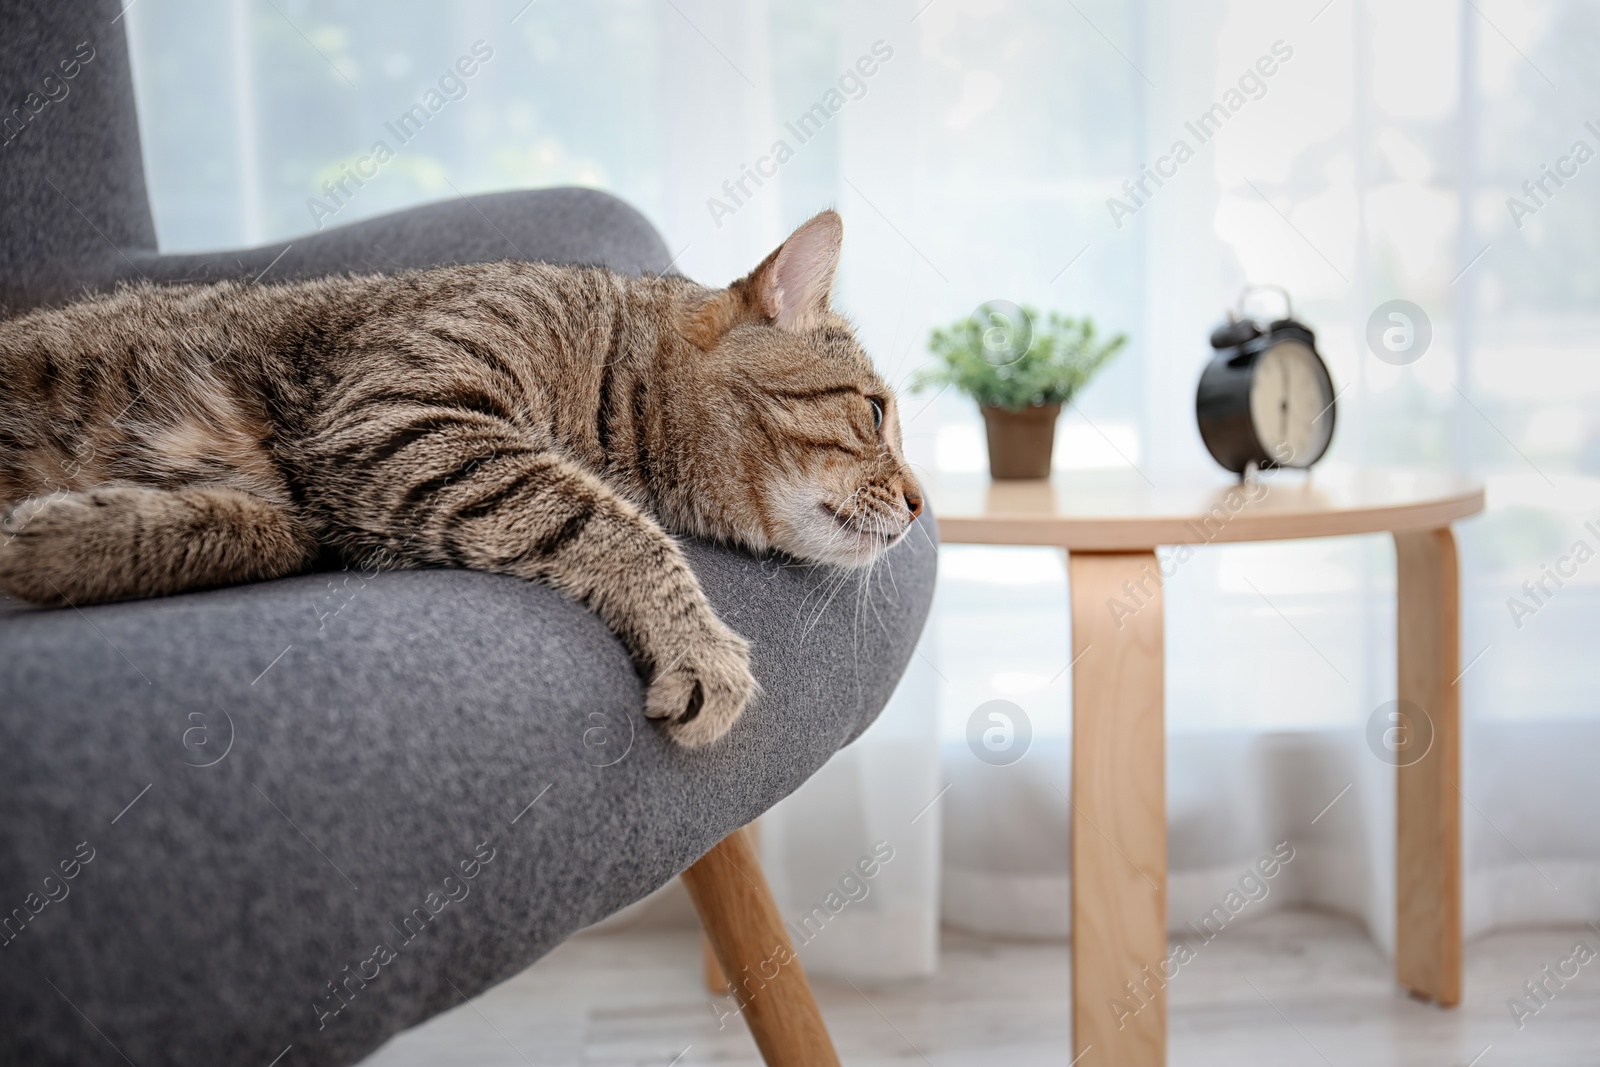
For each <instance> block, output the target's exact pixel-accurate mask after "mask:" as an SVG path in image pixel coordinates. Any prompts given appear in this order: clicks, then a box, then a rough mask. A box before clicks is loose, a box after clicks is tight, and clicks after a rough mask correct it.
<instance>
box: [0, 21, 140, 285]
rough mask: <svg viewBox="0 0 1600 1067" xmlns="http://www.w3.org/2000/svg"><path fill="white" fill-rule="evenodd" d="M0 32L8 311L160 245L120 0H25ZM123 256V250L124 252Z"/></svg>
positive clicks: (2, 244)
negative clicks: (141, 147)
mask: <svg viewBox="0 0 1600 1067" xmlns="http://www.w3.org/2000/svg"><path fill="white" fill-rule="evenodd" d="M7 6H8V8H9V9H10V10H8V11H7V12H6V25H5V28H4V29H5V32H4V34H3V35H0V93H3V94H4V95H3V96H0V313H5V314H11V313H15V312H17V311H20V310H23V309H25V308H27V307H32V306H34V305H37V304H41V303H45V302H54V301H58V300H61V299H65V298H67V297H70V296H72V295H74V294H76V293H78V292H81V291H82V289H83V287H84V286H85V285H94V284H96V283H100V284H103V283H104V282H105V280H106V279H108V278H111V277H114V276H131V275H133V273H134V272H133V269H132V267H131V264H130V263H129V262H128V260H131V259H133V258H134V257H135V255H136V254H137V253H140V252H143V253H144V254H146V255H148V254H149V253H151V252H153V251H154V250H155V245H156V235H155V223H154V221H153V219H152V217H151V214H150V201H149V197H148V195H147V193H146V191H145V181H144V159H143V156H142V154H141V151H140V146H139V119H138V115H137V113H136V112H135V109H134V97H133V73H132V70H131V69H130V67H129V63H128V40H127V30H126V21H125V20H124V19H123V18H122V17H121V15H122V9H121V5H120V4H119V2H118V0H17V2H14V3H12V4H9V5H7ZM125 257H126V258H125Z"/></svg>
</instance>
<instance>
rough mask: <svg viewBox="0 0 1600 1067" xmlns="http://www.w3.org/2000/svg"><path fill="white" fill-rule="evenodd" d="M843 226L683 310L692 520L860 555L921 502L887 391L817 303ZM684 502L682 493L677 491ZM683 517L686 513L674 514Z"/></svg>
mask: <svg viewBox="0 0 1600 1067" xmlns="http://www.w3.org/2000/svg"><path fill="white" fill-rule="evenodd" d="M843 236H844V224H843V223H842V222H841V221H840V219H839V215H838V214H837V213H836V212H833V211H824V212H822V213H821V214H820V215H817V216H816V217H815V218H813V219H811V220H810V221H809V222H807V223H805V224H804V225H803V226H801V227H800V228H799V229H797V230H796V231H795V232H794V233H793V234H792V235H790V237H789V239H788V240H786V241H784V243H783V244H782V245H780V246H779V247H778V248H777V250H776V251H774V252H773V253H772V254H771V255H769V256H768V257H767V258H766V259H765V260H763V261H762V262H761V264H760V266H758V267H756V269H755V270H753V271H751V272H750V273H749V274H748V275H746V276H745V277H744V278H741V279H739V280H738V281H736V282H734V283H733V284H732V285H730V286H729V287H728V288H726V289H721V290H715V291H712V292H709V293H708V292H706V291H703V290H702V291H701V292H700V293H698V294H697V295H696V296H695V297H694V298H693V299H692V300H691V301H690V302H689V303H688V304H687V305H686V307H685V308H684V310H683V316H682V320H681V330H682V333H683V336H684V337H685V338H686V339H687V340H688V341H689V342H690V344H691V345H692V346H693V350H694V352H693V360H692V362H693V365H694V371H693V375H692V377H693V379H694V381H693V386H692V388H693V389H694V390H695V391H696V393H695V395H694V396H693V397H692V398H689V404H688V405H687V406H688V407H689V408H690V409H691V410H693V411H694V412H695V415H694V417H695V418H696V419H697V420H698V424H697V425H696V426H693V427H685V429H687V430H689V431H691V432H693V433H694V434H696V435H697V436H698V439H699V442H700V447H699V448H697V449H695V452H696V454H697V456H696V461H697V462H698V463H701V464H703V465H704V469H705V472H706V473H707V474H710V475H711V477H707V478H703V479H702V478H695V479H693V480H695V481H698V482H700V485H701V488H702V494H703V495H702V496H701V497H700V503H699V506H691V509H690V510H692V511H694V512H695V513H696V514H695V515H694V516H693V517H692V519H691V520H690V525H691V527H692V528H695V532H698V533H704V534H709V535H711V536H715V537H721V538H724V539H727V540H733V541H738V542H742V543H745V544H748V545H751V546H752V547H755V548H758V549H759V548H768V547H772V548H778V549H781V550H783V551H785V552H787V553H789V554H790V555H793V556H796V557H798V558H800V559H806V560H813V561H817V562H824V563H834V564H839V565H842V566H847V567H856V566H863V565H865V564H867V563H870V562H872V561H873V560H874V559H876V558H877V557H878V556H879V555H880V554H881V553H883V552H884V550H886V549H888V548H889V547H890V546H892V545H894V544H895V543H896V542H898V541H899V540H900V539H901V538H902V537H904V536H905V535H906V533H907V532H908V531H909V530H910V529H911V525H912V523H913V522H915V521H916V518H917V516H918V515H920V514H921V513H922V489H921V487H920V486H919V485H918V484H917V479H916V478H915V477H914V476H913V475H912V473H911V469H910V467H909V466H907V464H906V460H905V455H904V454H903V453H902V451H901V440H900V411H899V403H898V401H897V400H896V399H895V396H894V393H893V391H892V390H891V389H890V388H889V386H888V384H887V383H886V382H884V380H883V379H882V378H880V377H879V376H878V374H877V372H876V371H874V370H873V368H872V361H871V360H870V359H869V358H868V357H867V354H866V352H864V351H863V350H862V348H861V345H860V343H859V342H858V341H857V340H856V336H855V331H854V329H852V327H851V325H850V323H849V322H847V321H846V320H845V319H844V318H843V317H842V316H840V315H838V314H837V313H835V312H834V311H833V310H832V308H831V307H830V306H829V300H828V296H829V292H830V290H831V289H832V288H833V278H834V273H835V271H836V269H837V267H838V264H839V248H840V242H841V240H842V238H843ZM684 503H688V502H687V501H685V502H684ZM683 517H684V518H690V516H688V515H684V516H683Z"/></svg>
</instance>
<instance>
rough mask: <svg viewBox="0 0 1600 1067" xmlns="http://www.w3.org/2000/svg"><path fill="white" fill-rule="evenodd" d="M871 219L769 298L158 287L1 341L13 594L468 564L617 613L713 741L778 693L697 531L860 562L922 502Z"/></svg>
mask: <svg viewBox="0 0 1600 1067" xmlns="http://www.w3.org/2000/svg"><path fill="white" fill-rule="evenodd" d="M842 234H843V226H842V224H841V222H840V220H839V216H838V215H837V214H835V213H833V212H831V211H827V212H823V213H822V214H820V215H818V216H816V217H815V218H813V219H811V220H810V221H809V222H807V223H805V224H804V225H803V226H801V227H800V228H799V229H798V230H796V231H795V232H794V233H793V234H792V235H791V236H790V237H789V239H788V240H786V241H785V242H784V243H783V244H782V245H781V246H780V247H779V248H778V249H777V250H776V251H774V252H773V253H772V254H771V255H769V256H768V257H767V258H766V259H765V260H764V261H763V262H762V263H761V265H760V266H758V267H757V268H756V269H755V270H754V271H752V272H751V273H750V274H749V275H747V276H746V277H744V278H742V279H740V280H739V281H736V282H734V283H733V284H732V285H730V286H728V287H727V288H725V289H711V288H707V287H705V286H701V285H698V284H695V283H694V282H691V281H689V280H687V279H685V278H681V277H678V276H659V277H642V278H636V277H628V276H624V275H620V274H616V273H613V272H611V271H609V270H605V269H602V268H591V267H563V266H551V265H547V264H539V263H527V262H501V263H489V264H473V265H464V266H448V267H438V268H434V269H431V270H423V271H414V272H409V273H403V274H397V275H365V276H346V277H332V278H322V279H317V280H314V281H304V282H294V283H288V284H274V285H254V284H241V283H234V282H225V283H221V284H216V285H203V286H168V287H162V286H154V285H134V286H128V287H124V288H120V289H118V290H117V291H116V292H114V293H111V294H107V295H103V296H96V297H93V298H90V299H85V300H83V301H82V302H79V303H75V304H71V305H69V306H66V307H62V308H56V309H48V310H39V311H33V312H30V313H28V314H25V315H22V316H19V317H17V318H13V319H10V320H8V321H5V322H0V381H3V382H4V388H3V390H0V503H9V504H10V505H11V506H10V507H9V510H7V511H6V513H5V517H4V519H3V520H0V587H3V588H5V589H7V590H9V591H10V592H12V593H14V594H16V595H17V596H20V597H23V598H25V599H27V600H31V601H34V602H36V603H40V604H56V605H69V604H70V605H78V604H84V603H88V602H92V601H104V600H115V599H121V598H128V597H143V596H158V595H162V594H168V593H176V592H179V591H182V590H186V589H194V588H199V587H203V586H215V585H222V584H226V583H230V582H245V581H254V580H259V579H265V578H273V577H277V576H280V575H286V574H291V573H294V572H296V571H300V570H303V569H305V568H307V567H308V566H309V565H310V564H311V563H312V562H313V561H314V560H316V559H317V558H318V557H319V556H320V555H327V556H332V557H334V558H337V559H343V560H344V561H346V562H348V563H349V564H351V565H352V566H356V565H360V566H369V565H381V566H398V567H429V566H454V567H470V568H475V569H478V570H486V571H497V572H501V573H505V574H511V575H516V576H517V577H520V578H525V579H529V580H535V581H543V582H547V583H549V584H550V585H553V586H554V587H556V588H557V589H560V590H562V591H563V592H565V593H566V594H568V595H570V596H572V597H573V598H575V599H576V600H578V601H579V602H581V603H583V604H584V605H586V606H587V607H588V608H590V609H591V610H593V611H594V612H596V613H597V614H598V615H599V616H600V617H601V618H602V619H603V620H605V622H606V624H607V625H608V626H609V627H610V628H611V629H612V631H613V632H615V633H616V634H617V636H618V637H619V638H621V640H622V641H623V642H624V644H625V645H626V646H627V648H628V650H629V652H630V653H631V655H632V656H633V658H634V661H635V663H636V664H637V665H638V667H639V670H640V672H641V675H642V676H643V677H645V678H648V679H649V680H650V683H649V689H648V693H647V696H646V704H645V710H646V714H647V715H649V716H650V717H652V718H657V719H663V720H665V727H666V730H667V732H668V734H669V735H670V736H671V737H672V738H673V739H674V740H676V741H677V742H679V743H680V744H683V745H686V746H691V747H692V746H697V745H704V744H707V743H709V742H711V741H714V740H716V739H717V738H718V737H720V736H722V734H723V733H725V732H726V731H727V729H728V728H729V726H731V725H732V724H733V722H734V720H735V719H736V718H737V717H738V715H739V713H740V711H741V710H742V709H743V708H744V705H745V703H746V701H747V700H748V699H749V697H750V696H751V694H752V693H753V691H754V689H755V682H754V680H753V679H752V677H751V675H750V670H749V655H748V648H747V645H746V643H745V641H744V640H743V639H742V638H740V637H739V636H738V635H737V634H735V633H734V632H733V631H732V630H731V629H729V628H728V627H727V626H726V625H724V624H723V623H722V622H721V621H720V620H719V619H718V618H717V616H716V614H715V612H714V611H713V610H712V608H711V605H710V604H709V603H708V602H707V600H706V598H705V595H704V593H703V592H702V591H701V589H700V586H699V584H698V582H697V581H696V579H695V576H694V574H693V572H692V571H691V570H690V569H689V567H688V565H687V564H686V563H685V561H684V557H683V555H682V553H681V552H680V551H679V548H678V545H677V544H676V543H675V542H674V540H673V538H672V537H671V536H670V535H669V532H670V533H671V534H679V535H685V536H692V537H706V538H713V539H716V540H721V541H724V542H730V543H734V544H739V545H743V546H746V547H748V548H750V549H753V550H755V551H758V552H759V551H765V550H768V549H780V550H782V551H784V552H787V553H789V554H791V555H793V556H795V557H798V558H800V559H804V560H809V561H817V562H825V563H831V564H837V565H842V566H845V567H851V566H859V565H863V564H865V563H867V562H869V561H871V560H872V559H874V558H875V557H876V556H878V555H879V554H880V553H882V552H883V551H884V550H885V549H886V548H888V547H889V546H890V545H892V544H894V543H895V542H896V541H897V540H899V539H900V538H901V537H903V536H905V534H906V531H907V530H908V529H909V528H910V526H911V524H912V522H913V520H915V518H916V517H917V515H918V514H919V512H920V511H921V507H922V500H921V495H920V489H919V488H918V485H917V482H916V479H915V478H913V477H912V475H911V472H910V471H909V469H908V468H907V466H906V462H905V459H904V457H903V455H902V453H901V442H900V429H899V422H898V418H897V414H896V406H895V398H894V396H893V394H892V393H891V391H890V390H889V388H888V386H887V385H885V383H884V382H883V380H882V379H881V378H879V377H878V375H877V374H875V373H874V372H873V369H872V365H871V363H870V361H869V360H868V358H867V356H866V355H865V353H864V352H863V351H862V349H861V347H860V345H859V344H858V343H857V341H856V339H855V336H854V335H853V333H852V331H851V328H850V326H849V324H848V323H847V322H846V321H845V320H844V319H843V318H841V317H840V316H839V315H837V314H835V313H834V312H833V311H832V310H831V309H830V307H829V291H830V289H831V288H832V285H833V277H834V272H835V268H836V267H837V264H838V260H839V246H840V240H841V237H842Z"/></svg>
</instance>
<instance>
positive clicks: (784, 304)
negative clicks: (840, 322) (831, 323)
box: [734, 211, 844, 333]
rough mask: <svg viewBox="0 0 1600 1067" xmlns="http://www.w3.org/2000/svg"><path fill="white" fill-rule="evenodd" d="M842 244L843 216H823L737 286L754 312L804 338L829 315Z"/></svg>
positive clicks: (806, 224) (807, 223)
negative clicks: (804, 335)
mask: <svg viewBox="0 0 1600 1067" xmlns="http://www.w3.org/2000/svg"><path fill="white" fill-rule="evenodd" d="M843 241H844V222H843V220H841V219H840V218H839V213H838V212H837V211H824V212H821V213H820V214H818V215H816V216H815V217H813V218H812V219H811V220H810V221H809V222H806V223H805V224H803V225H802V226H801V227H800V228H799V229H798V230H795V231H794V233H792V234H790V235H789V239H788V240H787V241H785V242H783V244H781V245H779V246H778V248H777V250H776V251H775V252H773V253H772V254H771V255H770V256H768V257H767V258H766V259H765V260H763V261H762V263H761V265H760V266H759V267H757V268H756V269H755V270H754V271H752V272H751V273H750V275H749V277H747V278H744V279H742V280H741V281H739V282H736V283H734V287H735V288H737V289H742V290H743V296H744V299H745V301H746V302H747V303H748V304H749V305H751V308H752V310H754V311H755V312H756V313H757V314H758V315H760V316H761V317H762V318H764V319H766V320H767V321H768V322H770V323H772V324H773V325H774V326H776V327H778V329H780V330H789V331H791V332H794V333H803V332H805V331H806V330H809V329H811V328H813V327H814V326H816V325H818V324H819V323H820V321H821V318H822V315H823V314H824V313H825V312H826V311H827V310H828V294H829V293H830V292H832V290H833V276H834V274H835V272H836V271H837V270H838V268H839V247H840V245H841V243H842V242H843Z"/></svg>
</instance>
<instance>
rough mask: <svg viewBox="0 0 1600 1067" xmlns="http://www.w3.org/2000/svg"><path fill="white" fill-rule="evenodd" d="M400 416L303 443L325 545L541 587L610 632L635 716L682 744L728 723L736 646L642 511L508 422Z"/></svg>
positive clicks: (743, 673)
mask: <svg viewBox="0 0 1600 1067" xmlns="http://www.w3.org/2000/svg"><path fill="white" fill-rule="evenodd" d="M410 418H411V421H409V422H407V421H405V420H396V419H394V413H393V412H392V411H391V412H387V413H385V414H384V415H383V416H381V419H382V421H381V423H380V422H378V421H377V420H373V421H365V420H364V421H362V422H360V423H354V422H352V423H346V424H345V425H344V426H342V427H339V428H337V429H334V430H331V431H329V432H328V433H327V434H326V436H325V438H324V439H323V440H322V441H320V442H318V443H317V444H316V445H315V446H314V447H313V450H312V451H313V454H314V455H316V456H318V459H317V461H316V462H317V465H318V466H319V467H321V468H322V469H323V470H327V471H331V472H335V473H334V476H333V478H331V479H330V480H329V483H328V484H327V485H325V487H324V488H325V489H326V491H327V493H328V495H329V496H330V497H331V498H332V499H331V500H324V501H323V502H321V503H313V506H314V507H317V508H319V510H320V511H321V512H322V514H323V521H324V522H326V523H327V525H328V526H329V527H330V529H331V530H334V531H335V532H334V533H333V540H334V542H335V543H336V544H338V545H339V546H340V547H341V548H342V549H343V550H344V551H345V552H346V553H347V554H351V555H354V556H356V557H357V558H361V559H363V560H366V561H370V560H372V559H373V558H376V559H377V560H378V561H379V562H381V561H382V560H383V559H384V558H385V557H386V556H387V557H390V558H398V559H400V560H404V561H407V562H410V563H412V564H424V565H432V566H456V567H469V568H472V569H474V570H484V571H496V572H499V573H502V574H511V575H516V576H517V577H520V578H526V579H529V580H533V581H542V582H545V583H547V584H549V585H552V586H554V587H556V588H557V589H560V590H561V591H562V592H564V593H566V594H567V595H568V596H571V597H572V598H573V599H575V600H577V601H578V602H579V603H581V604H583V605H584V606H586V607H587V608H589V609H590V610H591V611H593V612H595V614H597V615H599V616H600V618H601V619H603V620H604V621H605V623H606V625H607V626H609V627H610V628H611V631H612V632H613V633H615V634H616V635H617V636H618V637H620V638H621V639H622V641H623V643H624V644H625V645H626V646H627V648H628V650H629V652H630V653H631V654H632V655H633V658H634V661H635V663H637V664H638V665H639V668H640V672H641V674H643V675H644V676H645V677H646V678H648V679H650V684H649V691H648V693H647V695H646V701H645V713H646V714H647V715H649V716H650V717H652V718H659V719H664V720H666V729H667V732H668V734H669V735H670V736H671V737H672V738H673V739H674V740H676V741H677V742H678V743H680V744H683V745H686V746H690V747H693V746H698V745H704V744H708V743H710V742H712V741H715V740H716V739H717V738H719V737H721V736H722V735H723V734H724V733H726V732H727V730H728V728H729V727H730V726H732V725H733V722H734V720H735V719H737V718H738V716H739V713H740V712H741V711H743V710H744V706H745V704H746V702H747V701H748V700H749V698H750V696H751V694H752V693H753V692H754V691H755V688H756V684H755V680H754V678H752V677H751V674H750V668H749V650H748V646H747V645H746V643H745V641H744V639H743V638H741V637H740V636H739V635H738V634H736V633H734V632H733V631H732V630H731V629H729V628H728V627H727V626H726V625H724V624H723V622H722V621H721V620H720V619H718V618H717V615H716V612H715V611H714V610H713V609H712V607H711V604H710V602H709V601H707V600H706V597H705V594H704V593H703V592H702V591H701V589H700V583H699V582H698V581H697V580H696V578H695V576H694V572H693V571H692V570H691V569H690V568H689V564H688V563H687V561H685V559H684V557H683V553H682V552H680V551H679V549H678V546H677V544H676V543H675V542H674V541H673V540H672V538H670V537H668V536H667V534H666V533H665V531H663V530H662V529H661V527H660V526H659V525H658V524H657V523H656V521H655V520H654V519H652V518H651V517H650V516H648V515H646V514H644V513H643V512H641V511H640V510H639V509H638V508H636V507H634V506H633V505H632V504H630V503H629V502H628V501H626V500H624V499H623V498H622V497H621V496H620V495H618V494H617V493H616V492H615V491H614V490H613V489H611V488H610V487H609V486H608V485H606V484H605V483H604V482H602V481H601V480H600V479H599V478H597V477H595V476H594V475H593V474H590V473H589V472H588V471H587V470H585V469H583V468H582V467H580V466H578V465H577V464H575V463H573V462H571V461H570V460H567V459H565V458H564V457H562V456H559V455H557V454H554V453H552V452H548V451H543V450H540V449H539V448H538V447H537V446H536V443H535V442H533V441H532V440H530V439H529V438H528V437H527V436H525V435H524V434H523V433H521V432H520V431H519V430H518V429H517V428H516V427H515V426H513V425H511V424H510V423H509V422H505V421H502V420H496V419H492V418H491V417H489V416H485V415H481V414H477V413H471V414H467V413H460V414H451V415H445V414H442V413H439V412H432V413H429V414H426V415H421V416H420V417H419V416H418V415H416V414H411V415H410ZM419 426H421V427H425V428H426V429H425V432H417V428H418V427H419ZM341 461H342V462H341Z"/></svg>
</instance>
